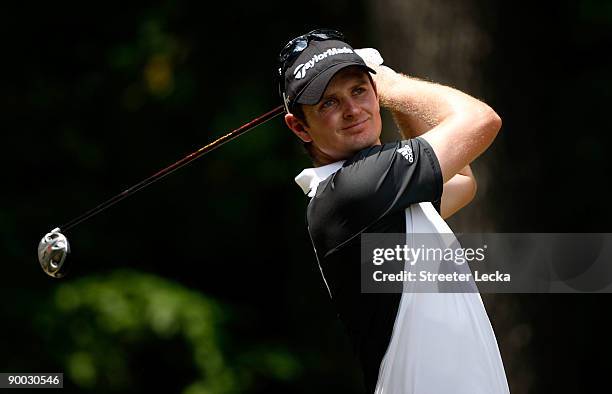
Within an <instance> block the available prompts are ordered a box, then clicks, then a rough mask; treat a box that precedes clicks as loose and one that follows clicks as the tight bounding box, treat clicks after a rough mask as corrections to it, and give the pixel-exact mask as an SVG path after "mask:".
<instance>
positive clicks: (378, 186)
mask: <svg viewBox="0 0 612 394" xmlns="http://www.w3.org/2000/svg"><path fill="white" fill-rule="evenodd" d="M442 185H443V182H442V172H441V170H440V164H439V163H438V159H437V157H436V156H435V154H434V151H433V149H432V148H431V146H430V145H429V143H427V141H425V140H424V139H423V138H421V137H416V138H413V139H410V140H403V141H396V142H392V143H387V144H383V145H375V146H372V147H369V148H367V149H363V150H361V151H359V152H358V153H357V154H356V155H355V156H354V157H352V158H351V159H349V160H347V161H346V162H345V163H344V164H343V166H342V168H340V169H339V170H338V171H336V172H335V173H334V174H332V175H331V176H330V177H328V178H327V179H326V180H324V181H323V182H321V184H320V185H319V187H318V188H317V192H316V194H315V196H314V197H313V199H312V200H311V202H310V204H309V209H308V211H309V212H308V222H309V226H310V229H311V231H313V233H314V234H315V238H316V239H317V240H319V238H320V242H324V243H325V244H326V247H325V248H324V249H327V250H329V248H331V247H333V245H337V244H339V243H341V242H343V241H344V240H347V239H349V238H350V237H352V236H354V235H356V234H359V233H361V232H362V231H365V230H366V229H367V228H368V226H370V225H372V224H373V223H375V222H377V221H378V220H379V219H381V218H382V217H383V216H385V215H391V214H394V213H397V212H399V211H402V210H404V209H405V208H407V207H408V206H409V205H411V204H414V203H418V202H431V203H433V205H434V206H435V207H436V209H437V210H438V212H440V208H439V207H440V200H441V197H442ZM328 247H329V248H328Z"/></svg>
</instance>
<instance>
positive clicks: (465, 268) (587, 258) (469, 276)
mask: <svg viewBox="0 0 612 394" xmlns="http://www.w3.org/2000/svg"><path fill="white" fill-rule="evenodd" d="M361 290H362V292H364V293H396V292H416V293H424V292H426V293H434V292H435V293H464V292H481V293H575V292H612V234H607V233H606V234H568V233H563V234H559V233H530V234H524V233H521V234H516V233H478V234H476V233H471V234H403V233H399V234H372V233H370V234H362V235H361Z"/></svg>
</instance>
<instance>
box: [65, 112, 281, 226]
mask: <svg viewBox="0 0 612 394" xmlns="http://www.w3.org/2000/svg"><path fill="white" fill-rule="evenodd" d="M283 112H284V107H283V106H282V105H281V106H278V107H276V108H274V109H273V110H271V111H269V112H267V113H265V114H263V115H261V116H260V117H258V118H255V119H253V120H252V121H250V122H249V123H246V124H244V125H242V126H240V127H239V128H237V129H236V130H234V131H232V132H230V133H227V134H226V135H224V136H222V137H219V138H217V139H216V140H214V141H213V142H211V143H209V144H208V145H205V146H203V147H201V148H200V149H198V150H197V151H195V152H193V153H190V154H188V155H187V156H185V157H184V158H182V159H181V160H179V161H177V162H176V163H174V164H171V165H169V166H168V167H166V168H164V169H162V170H160V171H158V172H156V173H155V174H153V175H151V176H150V177H148V178H147V179H144V180H143V181H141V182H139V183H137V184H136V185H134V186H132V187H130V188H128V189H126V190H124V191H123V192H121V193H119V194H117V195H116V196H114V197H112V198H110V199H108V200H107V201H105V202H103V203H102V204H100V205H98V206H97V207H95V208H93V209H90V210H89V211H87V212H85V213H84V214H82V215H81V216H79V217H76V218H74V219H72V220H71V221H69V222H68V223H66V224H64V225H63V226H61V227H60V229H61V231H62V232H66V231H68V230H69V229H71V228H73V227H74V226H76V225H77V224H79V223H81V222H84V221H85V220H87V219H89V218H90V217H92V216H94V215H96V214H98V213H100V212H102V211H103V210H105V209H106V208H108V207H110V206H112V205H114V204H116V203H118V202H119V201H121V200H123V199H124V198H126V197H128V196H131V195H132V194H134V193H136V192H137V191H139V190H142V189H144V188H145V187H147V186H149V185H150V184H152V183H153V182H155V181H158V180H160V179H162V178H163V177H165V176H166V175H169V174H171V173H173V172H174V171H176V170H178V169H179V168H181V167H184V166H186V165H187V164H189V163H191V162H192V161H194V160H195V159H197V158H199V157H201V156H203V155H205V154H206V153H208V152H210V151H211V150H213V149H215V148H218V147H220V146H221V145H223V144H225V143H226V142H229V141H231V140H233V139H234V138H236V137H239V136H240V135H242V134H244V133H246V132H247V131H249V130H251V129H253V128H255V127H257V126H259V125H260V124H263V123H265V122H267V121H269V120H270V119H273V118H275V117H276V116H278V115H280V114H281V113H283Z"/></svg>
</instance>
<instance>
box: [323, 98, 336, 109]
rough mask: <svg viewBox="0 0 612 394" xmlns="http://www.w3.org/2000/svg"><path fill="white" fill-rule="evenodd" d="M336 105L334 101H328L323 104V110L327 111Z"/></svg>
mask: <svg viewBox="0 0 612 394" xmlns="http://www.w3.org/2000/svg"><path fill="white" fill-rule="evenodd" d="M334 103H335V101H334V100H326V101H324V102H323V104H321V109H327V108H330V107H331V106H333V105H334Z"/></svg>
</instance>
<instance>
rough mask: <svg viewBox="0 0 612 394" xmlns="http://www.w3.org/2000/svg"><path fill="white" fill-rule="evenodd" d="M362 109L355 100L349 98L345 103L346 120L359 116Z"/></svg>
mask: <svg viewBox="0 0 612 394" xmlns="http://www.w3.org/2000/svg"><path fill="white" fill-rule="evenodd" d="M359 111H361V108H360V107H359V105H358V104H357V102H356V101H355V100H354V99H353V98H347V99H346V100H345V101H344V117H345V118H348V119H350V118H353V117H355V116H356V115H358V114H359Z"/></svg>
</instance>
